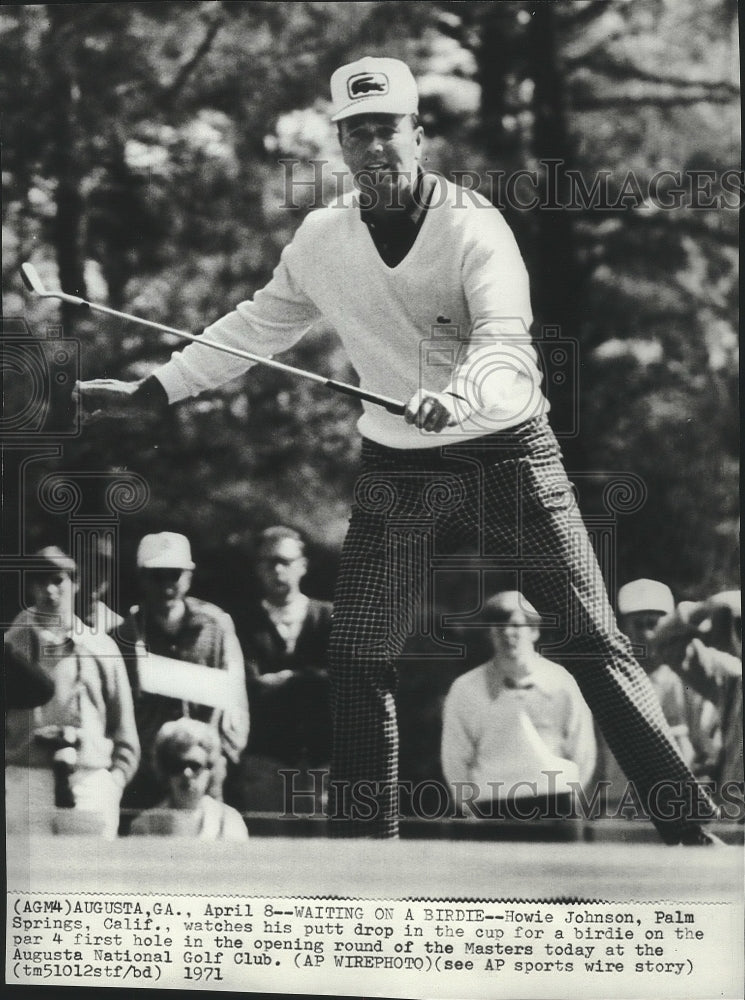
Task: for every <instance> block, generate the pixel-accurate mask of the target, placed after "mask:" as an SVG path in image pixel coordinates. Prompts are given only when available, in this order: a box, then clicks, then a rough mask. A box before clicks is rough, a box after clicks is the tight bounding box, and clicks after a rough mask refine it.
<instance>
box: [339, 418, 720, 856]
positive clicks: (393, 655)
mask: <svg viewBox="0 0 745 1000" xmlns="http://www.w3.org/2000/svg"><path fill="white" fill-rule="evenodd" d="M474 545H476V546H477V549H476V551H477V552H479V553H481V554H483V555H485V556H499V557H500V558H502V557H504V558H505V559H506V560H507V562H510V563H511V561H512V560H513V559H514V561H515V565H516V566H519V567H520V568H519V571H518V573H519V576H518V579H519V584H518V589H519V590H521V591H522V593H523V594H524V595H525V596H526V597H527V599H528V600H529V601H530V602H531V603H532V604H533V605H534V606H535V608H536V609H537V610H538V612H539V613H540V614H541V615H542V616H543V617H544V620H545V619H548V620H549V621H559V622H560V623H561V625H562V627H563V629H564V633H565V635H566V637H567V641H566V643H565V645H564V646H563V647H562V652H563V653H566V654H568V656H567V657H565V655H562V657H561V662H562V663H563V664H564V665H565V666H566V667H567V669H569V670H570V671H571V672H572V674H573V675H574V677H575V678H576V680H577V682H578V684H579V686H580V689H581V691H582V694H583V696H584V698H585V701H586V702H587V704H588V705H589V707H590V709H591V711H592V712H593V714H594V716H595V718H596V719H597V722H598V724H599V726H600V729H601V731H602V732H603V735H604V736H605V738H606V740H607V741H608V744H609V746H610V748H611V750H612V751H613V753H614V755H615V756H616V759H617V760H618V762H619V764H620V765H621V767H622V768H623V770H624V772H625V774H626V776H627V778H628V779H629V781H630V782H633V784H634V786H635V789H636V793H637V795H638V797H639V799H640V801H641V803H642V804H643V805H644V807H645V808H646V809H647V810H648V811H649V814H650V817H651V818H652V820H653V822H654V823H655V825H656V826H657V828H658V830H659V831H660V833H661V835H662V837H663V839H664V840H666V841H668V842H671V843H675V842H677V841H678V840H679V838H680V836H681V834H682V831H683V830H684V828H686V827H687V826H689V825H691V824H692V823H693V822H695V820H697V819H703V818H710V817H711V816H713V815H715V807H714V806H713V804H712V802H711V800H710V799H709V798H708V796H707V795H706V793H705V791H704V790H703V789H701V788H699V787H698V786H697V785H696V782H695V779H694V777H693V775H692V774H691V772H690V771H689V769H688V768H687V766H686V765H685V764H684V762H683V761H682V759H681V758H680V755H679V754H678V751H677V749H676V747H675V745H674V742H673V739H672V737H671V734H670V732H669V729H668V726H667V723H666V721H665V719H664V716H663V715H662V711H661V709H660V706H659V702H658V700H657V697H656V695H655V693H654V690H653V688H652V686H651V684H650V682H649V680H648V678H647V676H646V674H645V673H644V671H643V670H642V668H641V667H640V666H639V665H638V663H637V662H636V660H635V659H634V657H633V655H632V652H631V646H630V644H629V642H628V640H627V639H626V637H625V636H624V635H623V634H622V633H621V632H619V630H618V628H617V626H616V622H615V618H614V615H613V611H612V609H611V607H610V604H609V602H608V598H607V596H606V592H605V585H604V582H603V579H602V575H601V572H600V568H599V566H598V564H597V561H596V558H595V555H594V552H593V549H592V545H591V542H590V540H589V537H588V535H587V532H586V530H585V527H584V524H583V522H582V519H581V517H580V515H579V512H578V511H577V509H576V504H575V502H574V495H573V490H572V486H571V484H570V483H569V481H568V479H567V476H566V472H565V471H564V467H563V464H562V460H561V454H560V451H559V446H558V444H557V442H556V439H555V437H554V434H553V432H552V430H551V428H550V427H549V425H548V422H547V421H546V419H545V418H539V419H535V420H531V421H528V422H527V423H525V424H523V425H521V426H520V427H518V428H515V429H512V430H508V431H502V432H499V433H496V434H491V435H489V436H485V437H483V438H480V439H478V440H476V441H469V442H462V443H451V444H445V445H443V446H442V447H439V448H432V449H429V448H424V449H417V450H405V451H404V450H399V449H390V448H385V447H383V446H380V445H377V444H375V443H373V442H370V441H367V440H365V441H364V443H363V451H362V471H361V475H360V476H359V478H358V480H357V488H356V492H355V503H354V506H353V510H352V517H351V521H350V527H349V532H348V535H347V538H346V541H345V544H344V549H343V553H342V559H341V566H340V571H339V577H338V581H337V586H336V593H335V597H334V623H333V629H332V635H331V643H330V650H329V656H330V668H331V669H330V676H331V688H332V710H333V715H334V749H333V758H332V766H331V782H330V796H329V817H330V830H331V834H332V836H334V835H336V836H377V837H393V836H396V834H397V830H398V790H397V776H398V729H397V722H396V708H395V701H394V695H395V689H396V660H397V658H398V657H399V655H400V654H401V652H402V650H403V646H404V642H405V641H406V637H407V635H409V634H410V633H411V630H412V624H413V623H414V621H415V620H416V615H417V614H418V613H419V607H420V603H421V600H422V595H423V593H425V589H426V588H427V587H428V585H429V583H430V582H431V573H432V572H433V570H432V565H431V561H432V558H433V556H437V555H446V554H452V553H456V552H462V551H464V550H469V549H470V551H474ZM683 788H685V789H686V790H687V793H688V801H687V803H686V802H683V803H682V804H677V805H676V803H681V801H682V800H681V789H683Z"/></svg>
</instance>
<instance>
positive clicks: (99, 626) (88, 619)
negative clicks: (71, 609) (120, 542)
mask: <svg viewBox="0 0 745 1000" xmlns="http://www.w3.org/2000/svg"><path fill="white" fill-rule="evenodd" d="M113 571H114V554H113V548H112V545H111V539H110V538H109V537H108V536H100V537H99V536H94V537H93V538H92V539H91V542H90V551H89V552H88V560H87V564H86V566H85V567H84V568H83V572H82V573H81V574H80V590H79V592H78V614H79V616H80V618H82V620H83V621H84V622H85V624H86V625H89V626H90V627H91V628H92V629H93V630H94V631H101V632H113V631H114V629H116V628H118V626H119V625H121V624H122V622H123V621H124V619H123V618H122V616H121V615H120V614H118V613H117V612H116V611H114V609H113V608H110V607H109V606H108V604H106V602H105V601H104V598H105V597H106V596H107V594H108V593H109V591H110V589H111V581H112V574H113Z"/></svg>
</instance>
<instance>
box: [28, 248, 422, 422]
mask: <svg viewBox="0 0 745 1000" xmlns="http://www.w3.org/2000/svg"><path fill="white" fill-rule="evenodd" d="M21 277H22V278H23V283H24V285H25V286H26V288H28V290H29V291H30V292H33V293H34V295H36V296H37V297H38V298H40V299H59V300H60V301H61V302H67V303H69V304H70V305H73V306H80V307H82V308H84V309H91V310H93V311H94V312H100V313H106V315H107V316H116V317H118V318H119V319H127V320H130V321H131V322H133V323H140V324H141V325H142V326H149V327H152V329H154V330H160V331H161V332H163V333H170V334H172V335H173V336H174V337H181V338H182V339H184V340H192V341H194V342H195V343H198V344H202V345H204V347H213V348H214V349H215V350H216V351H222V352H223V353H224V354H232V355H234V356H235V357H236V358H242V359H243V360H244V361H252V362H255V363H256V364H260V365H265V366H266V367H267V368H276V369H277V370H278V371H282V372H287V373H288V374H290V375H299V376H300V377H301V378H305V379H310V380H311V382H319V383H320V384H321V385H325V386H327V387H328V388H329V389H335V390H336V392H342V393H344V394H345V395H347V396H354V397H355V398H356V399H364V400H366V401H367V402H368V403H375V404H376V405H377V406H382V407H384V408H385V409H386V410H388V412H389V413H396V414H398V415H399V416H401V415H402V414H403V413H404V412H405V410H406V405H405V404H404V403H401V402H399V401H398V400H397V399H391V398H390V397H389V396H381V395H379V394H378V393H376V392H368V391H367V390H366V389H360V388H359V387H358V386H356V385H349V384H348V383H346V382H337V381H336V379H332V378H325V377H324V376H323V375H317V374H316V373H315V372H309V371H306V370H305V369H304V368H295V367H293V365H286V364H284V363H283V362H281V361H275V360H274V359H273V358H265V357H262V356H261V355H260V354H251V353H249V352H248V351H241V350H239V349H238V348H237V347H229V346H228V345H227V344H217V343H215V341H213V340H207V339H206V338H205V337H203V336H199V337H198V336H195V335H194V334H192V333H186V332H185V331H184V330H176V329H174V327H172V326H164V325H163V324H162V323H154V322H153V321H152V320H149V319H141V318H140V317H139V316H133V315H131V314H130V313H125V312H119V311H118V310H116V309H110V308H109V307H108V306H101V305H97V304H96V303H95V302H88V300H87V299H82V298H80V297H79V296H78V295H68V293H67V292H52V291H48V290H47V289H46V288H45V287H44V283H43V282H42V280H41V278H40V277H39V272H38V271H37V270H36V268H35V267H34V266H33V264H28V263H26V264H21Z"/></svg>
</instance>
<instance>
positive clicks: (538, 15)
mask: <svg viewBox="0 0 745 1000" xmlns="http://www.w3.org/2000/svg"><path fill="white" fill-rule="evenodd" d="M532 13H533V16H532V18H531V21H530V24H529V27H528V45H529V55H528V59H529V68H528V72H529V75H530V76H531V77H532V79H533V82H534V85H535V89H534V93H533V114H534V126H533V127H534V133H533V152H534V154H535V157H536V159H537V161H538V164H539V177H541V178H542V181H543V184H542V191H541V205H540V207H539V208H538V210H537V212H536V213H535V217H536V219H537V233H536V237H537V246H536V248H535V254H534V258H533V259H534V274H533V275H532V276H531V277H532V282H531V284H532V289H533V292H532V295H533V310H534V313H535V317H536V324H537V326H538V327H539V329H540V328H542V327H545V326H548V327H551V328H558V331H559V336H560V337H561V338H562V339H571V340H576V338H577V334H578V326H579V324H578V320H579V302H580V285H581V273H580V268H579V264H578V261H577V254H576V245H575V236H574V227H573V224H572V218H571V212H570V211H568V210H567V209H566V208H562V207H560V206H561V205H562V204H563V203H566V200H567V192H568V188H569V184H568V178H567V175H566V171H567V168H568V167H569V166H571V163H570V162H569V161H570V157H571V143H570V139H569V133H568V128H567V115H566V106H565V91H564V80H563V76H562V72H561V67H560V64H559V59H558V51H557V38H556V12H555V9H554V5H553V4H548V3H543V4H538V5H537V6H536V7H535V9H534V10H533V12H532ZM539 342H540V338H539ZM578 346H581V345H578ZM544 353H548V349H547V350H546V351H545V352H544ZM549 362H550V359H549ZM580 362H581V356H580ZM546 369H547V376H548V377H547V386H546V389H547V392H548V394H549V398H550V401H551V406H552V410H553V413H554V419H553V424H554V426H555V427H556V429H557V430H565V431H566V430H567V429H569V428H570V427H571V426H572V425H576V422H577V421H576V417H577V415H578V414H579V401H580V399H579V395H580V394H581V391H582V386H580V385H578V384H576V380H575V379H573V378H564V379H563V380H561V378H560V377H557V378H552V377H551V372H552V365H551V364H550V363H549V364H547V365H546ZM559 374H560V373H559ZM564 375H566V372H565V373H564ZM562 445H563V449H564V453H565V457H566V459H567V464H568V465H569V466H573V467H575V468H578V467H580V464H581V450H580V446H579V443H578V439H577V437H574V436H571V435H570V434H567V435H566V437H565V439H564V440H563V441H562Z"/></svg>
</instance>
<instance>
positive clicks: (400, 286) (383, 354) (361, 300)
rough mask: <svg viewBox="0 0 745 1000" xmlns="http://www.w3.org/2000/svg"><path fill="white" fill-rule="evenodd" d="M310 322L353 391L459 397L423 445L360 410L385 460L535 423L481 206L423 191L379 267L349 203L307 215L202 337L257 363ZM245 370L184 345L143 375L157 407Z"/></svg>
mask: <svg viewBox="0 0 745 1000" xmlns="http://www.w3.org/2000/svg"><path fill="white" fill-rule="evenodd" d="M321 317H323V319H324V320H326V321H327V322H328V323H330V324H331V325H332V326H333V327H334V328H335V329H336V331H337V332H338V334H339V336H340V338H341V340H342V342H343V344H344V347H345V348H346V351H347V353H348V356H349V358H350V361H351V362H352V364H353V365H354V367H355V369H356V371H357V373H358V375H359V379H360V385H361V386H362V387H363V388H364V389H368V390H370V391H372V392H377V393H381V394H383V395H385V396H390V397H393V398H395V399H399V400H401V401H402V402H404V403H406V402H408V401H409V400H410V399H411V397H412V396H413V395H414V394H415V393H416V392H417V391H418V390H419V389H425V390H429V391H436V392H449V393H452V394H453V395H455V396H457V397H459V402H458V416H459V420H460V422H459V424H458V426H456V427H452V428H447V430H446V431H445V432H443V433H442V434H432V433H428V432H425V431H422V430H419V429H418V428H416V427H413V426H412V425H410V424H407V423H405V421H404V419H403V417H400V416H396V415H395V414H391V413H389V412H388V411H387V410H384V409H383V408H382V407H380V406H376V405H375V404H372V403H364V404H363V410H364V412H363V415H362V417H361V418H360V421H359V424H358V427H359V431H360V433H361V434H362V435H363V436H365V437H367V438H370V439H371V440H373V441H376V442H378V443H379V444H383V445H387V446H388V447H391V448H426V447H435V446H438V445H441V444H446V443H448V442H451V441H453V440H454V439H455V440H466V439H469V438H474V437H480V436H482V435H484V434H490V433H492V432H494V431H498V430H505V429H507V428H509V427H514V426H516V425H517V424H519V423H522V422H523V421H525V420H527V419H529V418H531V417H534V416H537V415H539V414H542V413H545V412H547V410H548V404H547V402H546V400H545V398H544V396H543V394H542V392H541V389H540V382H541V375H540V372H539V371H538V369H537V367H536V360H535V359H536V356H535V350H534V348H533V346H532V345H531V341H530V335H529V332H528V331H529V327H530V323H531V320H532V316H531V309H530V295H529V287H528V277H527V273H526V270H525V265H524V264H523V261H522V258H521V256H520V252H519V250H518V248H517V244H516V242H515V239H514V237H513V235H512V232H511V230H510V229H509V227H508V225H507V224H506V222H505V221H504V219H503V218H502V216H501V214H500V213H499V212H498V211H497V209H496V208H494V206H493V205H491V204H490V203H489V202H488V201H487V200H486V199H485V198H483V197H481V196H480V195H478V194H477V193H476V192H474V191H467V190H464V189H463V188H460V187H458V186H457V185H455V184H452V183H450V182H449V181H446V180H445V179H443V178H441V177H437V179H436V183H435V186H434V190H433V194H432V198H431V201H430V206H429V209H428V210H427V212H426V214H425V217H424V221H423V223H422V226H421V228H420V230H419V233H418V234H417V237H416V241H415V242H414V245H413V247H412V248H411V250H410V251H409V253H408V254H407V255H406V257H405V258H404V259H403V260H402V261H401V263H400V264H398V265H397V266H396V267H388V266H387V265H386V264H385V263H384V261H383V260H382V258H381V257H380V255H379V254H378V251H377V250H376V248H375V245H374V243H373V241H372V238H371V236H370V233H369V231H368V229H367V226H366V225H365V223H364V222H363V221H362V219H361V218H360V213H359V207H358V204H357V197H356V195H355V193H354V192H351V193H349V194H347V195H344V196H343V197H342V198H340V199H339V200H338V201H336V202H334V203H333V204H331V205H329V206H328V207H326V208H323V209H319V210H317V211H315V212H311V213H310V215H308V216H307V217H306V218H305V220H304V221H303V223H302V225H301V226H300V227H299V229H298V231H297V233H296V234H295V237H294V239H293V240H292V242H291V243H290V244H289V245H288V246H287V247H285V249H284V251H283V252H282V256H281V258H280V261H279V264H278V265H277V267H276V269H275V271H274V274H273V276H272V279H271V280H270V282H269V283H268V284H267V285H266V286H265V287H264V288H263V289H262V290H261V291H259V292H257V293H256V295H255V296H254V298H253V300H252V301H246V302H241V303H239V305H237V306H236V308H235V310H234V311H233V312H231V313H228V314H227V315H226V316H224V317H223V318H222V319H220V320H218V321H217V322H216V323H214V324H212V325H211V326H209V327H207V329H206V330H205V331H204V333H205V336H207V337H209V339H210V340H214V341H219V342H220V343H224V344H228V345H230V346H233V347H237V348H241V349H243V350H247V351H250V352H252V353H254V354H261V355H264V356H270V355H274V354H276V353H278V352H281V351H284V350H287V348H289V347H291V346H292V345H293V344H294V343H296V342H297V341H298V340H299V339H300V338H301V337H302V336H303V335H304V334H305V333H306V332H307V331H308V330H309V329H310V327H311V326H312V325H313V324H314V323H315V322H316V321H318V320H319V319H320V318H321ZM250 367H251V364H250V363H248V362H245V361H242V360H241V359H240V358H233V357H231V356H230V355H227V354H224V353H222V352H218V351H215V350H213V349H212V348H209V347H202V346H199V345H198V344H190V345H189V346H188V347H187V348H186V349H185V350H183V351H180V352H177V353H174V354H173V355H172V357H171V360H170V361H169V362H168V363H167V364H165V365H164V366H163V367H162V368H160V369H158V370H157V371H156V372H155V373H154V374H155V375H156V377H157V378H158V379H159V381H160V382H161V384H162V385H163V387H164V389H165V390H166V393H167V394H168V398H169V400H170V401H171V402H176V401H177V400H180V399H183V398H185V397H187V396H194V395H197V394H198V393H200V392H202V391H204V390H205V389H211V388H216V387H217V386H219V385H222V384H223V383H225V382H228V381H229V380H230V379H232V378H235V377H236V376H237V375H239V374H241V373H242V372H244V371H246V370H247V369H248V368H250Z"/></svg>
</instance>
